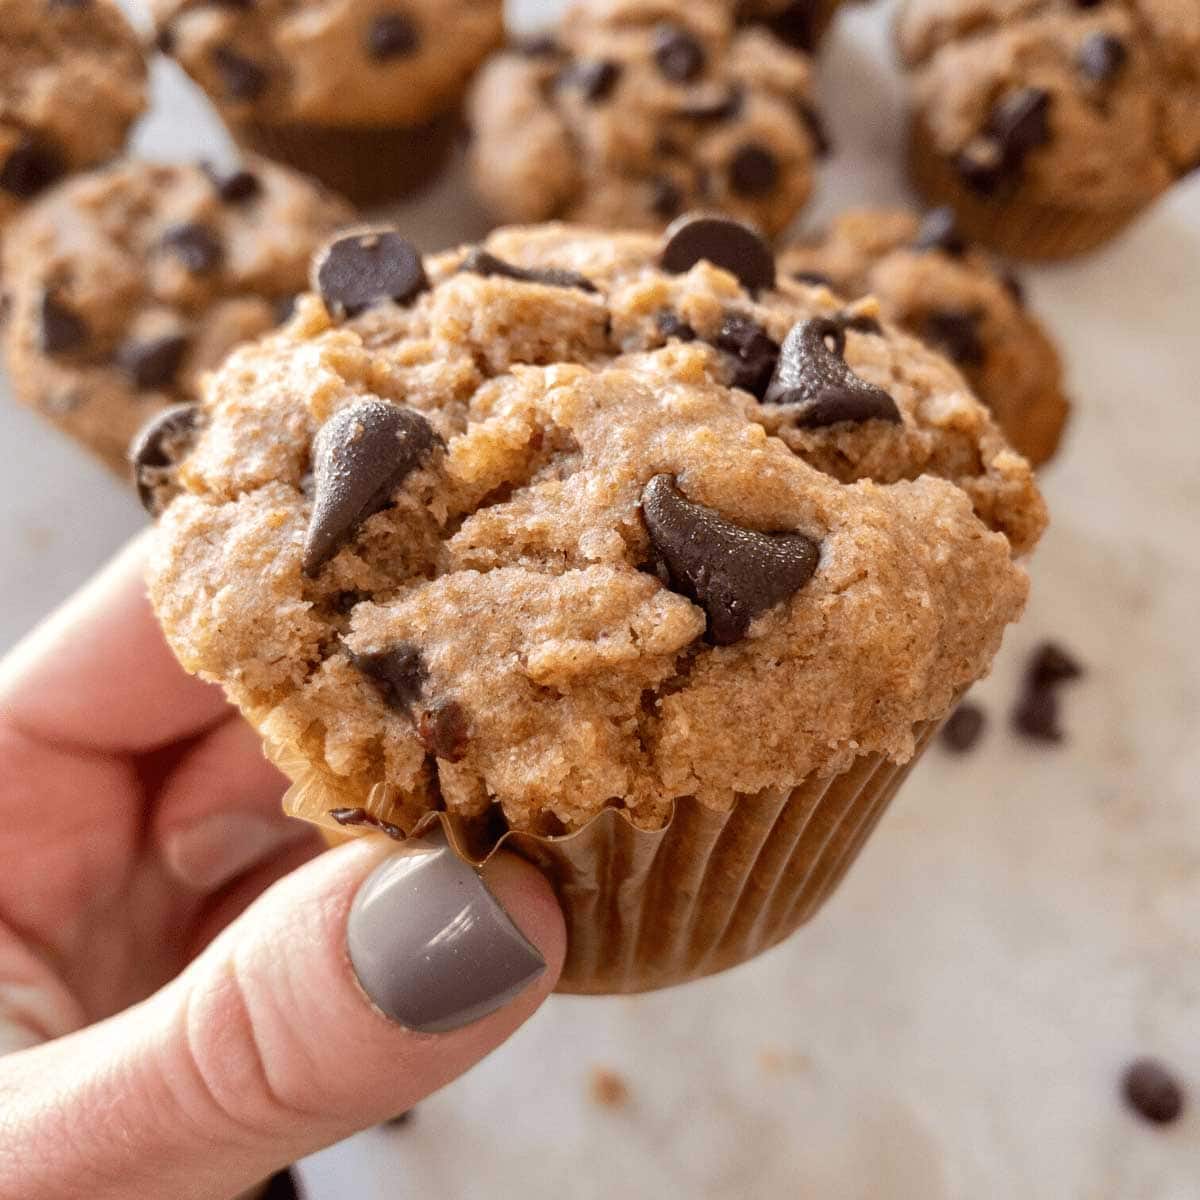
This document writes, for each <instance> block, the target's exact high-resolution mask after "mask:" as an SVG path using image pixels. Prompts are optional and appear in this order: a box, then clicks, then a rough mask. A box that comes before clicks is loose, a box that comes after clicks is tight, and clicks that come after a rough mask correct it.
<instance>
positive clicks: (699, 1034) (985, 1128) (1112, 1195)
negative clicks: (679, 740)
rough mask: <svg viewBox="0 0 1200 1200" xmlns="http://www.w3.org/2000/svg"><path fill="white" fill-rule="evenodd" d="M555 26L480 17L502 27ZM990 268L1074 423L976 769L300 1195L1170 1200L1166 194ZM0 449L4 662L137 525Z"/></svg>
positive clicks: (541, 12)
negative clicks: (1098, 242)
mask: <svg viewBox="0 0 1200 1200" xmlns="http://www.w3.org/2000/svg"><path fill="white" fill-rule="evenodd" d="M127 7H128V8H129V9H130V11H131V12H132V13H134V14H135V15H136V14H137V12H138V6H137V4H136V0H129V3H128V4H127ZM560 7H561V5H560V4H559V3H557V2H555V0H541V2H538V0H523V2H520V3H514V4H511V5H510V9H511V15H512V19H513V22H514V24H515V25H516V26H517V27H518V28H521V29H532V28H536V27H537V26H538V25H539V24H540V23H541V22H543V21H545V20H547V19H549V18H550V17H552V16H553V15H554V14H555V12H556V11H557V10H558V9H559V8H560ZM890 19H891V6H890V5H889V4H887V3H879V4H874V5H869V6H850V7H847V8H844V9H843V11H842V13H841V15H840V17H839V19H838V23H837V26H836V27H835V29H834V31H833V33H832V35H831V38H830V41H829V44H828V47H827V49H826V50H825V51H824V52H823V55H822V57H821V59H820V63H819V68H818V77H819V94H820V96H821V98H822V103H823V107H824V110H825V112H826V113H827V115H828V119H829V122H830V125H831V128H832V133H833V137H834V141H835V145H836V148H837V149H836V153H835V155H834V157H833V158H832V159H831V160H830V162H829V163H828V164H826V166H825V168H824V169H823V171H822V172H821V175H820V181H819V194H818V198H817V202H816V203H815V204H814V205H812V206H810V208H809V210H808V211H807V213H806V214H805V217H804V218H803V221H804V223H805V224H811V225H814V226H818V225H820V224H822V223H823V222H824V220H825V219H827V218H828V217H829V216H830V215H831V214H833V213H834V212H836V211H837V209H838V208H840V207H842V206H844V205H846V204H850V203H864V202H873V203H884V202H889V201H894V200H905V199H908V198H910V197H909V195H908V192H907V190H906V187H905V185H904V180H903V174H902V171H901V168H900V154H899V150H900V147H901V145H902V130H903V97H902V90H901V87H900V81H899V78H898V77H897V75H896V74H895V71H894V68H893V66H892V64H891V61H890V50H889V44H888V29H889V22H890ZM155 88H156V104H155V108H154V111H153V112H152V114H151V116H150V117H149V118H148V119H147V120H146V122H145V123H144V125H143V127H142V128H141V130H140V132H139V135H138V139H137V147H138V149H139V151H140V152H142V153H144V154H147V155H152V156H156V157H166V158H172V159H178V158H185V159H186V158H195V157H198V156H202V155H206V154H207V155H210V156H211V155H212V154H213V153H214V149H215V144H216V140H217V139H219V138H221V137H222V136H223V135H222V134H221V132H220V127H219V125H218V124H217V122H216V121H215V118H213V117H212V115H211V114H210V113H209V111H208V109H207V105H206V103H205V102H204V101H203V100H202V99H201V98H200V97H199V96H198V94H197V93H196V92H195V91H194V90H193V89H192V88H191V86H190V85H188V84H187V83H186V82H185V81H184V79H183V77H182V75H180V74H179V73H178V72H177V70H176V69H175V68H173V67H172V66H169V65H168V64H166V63H163V62H159V63H158V64H157V65H156V67H155ZM394 216H395V219H396V220H397V222H398V223H399V224H400V225H401V226H402V228H403V229H404V231H405V233H406V234H407V235H408V236H410V237H412V238H413V239H414V240H415V241H417V242H418V243H420V244H421V245H422V246H423V247H425V248H426V249H434V248H438V247H440V246H443V245H446V244H450V243H453V242H456V241H461V240H469V239H472V238H474V237H476V236H478V235H479V234H481V233H482V232H483V231H484V230H485V228H486V224H485V222H484V220H483V217H482V215H481V213H480V212H479V211H478V210H476V209H475V208H474V207H473V206H472V205H471V202H470V200H469V197H468V191H467V188H466V185H465V182H464V180H463V179H462V176H461V172H460V170H459V168H458V164H456V165H455V167H454V168H453V169H452V170H451V171H450V173H449V174H448V175H447V176H446V177H445V178H444V179H442V180H441V181H440V182H439V183H438V184H437V185H436V186H435V187H434V189H433V190H432V191H431V192H429V193H427V194H426V195H425V196H424V197H422V198H420V199H418V200H417V201H415V202H414V203H411V204H408V205H406V206H405V207H404V208H402V209H399V210H396V212H395V213H394ZM1022 278H1023V280H1024V281H1025V282H1026V283H1027V284H1028V286H1029V291H1030V294H1031V303H1032V306H1033V307H1034V309H1035V311H1036V312H1037V313H1038V314H1039V315H1040V316H1041V317H1042V319H1043V320H1044V321H1045V323H1046V324H1047V325H1048V327H1049V328H1050V330H1051V331H1052V333H1053V334H1054V335H1055V337H1056V338H1057V339H1058V341H1059V343H1060V346H1061V347H1062V350H1063V352H1064V356H1065V359H1066V362H1067V368H1068V374H1069V385H1070V390H1071V392H1072V394H1073V395H1074V397H1075V399H1076V402H1077V408H1076V414H1075V419H1074V422H1073V425H1072V427H1071V429H1070V431H1069V434H1068V442H1067V444H1066V446H1065V448H1064V449H1063V451H1062V452H1061V453H1060V456H1059V458H1058V459H1057V460H1055V462H1054V463H1053V464H1052V465H1051V466H1050V467H1049V468H1048V469H1047V471H1046V473H1045V476H1044V480H1043V483H1044V487H1045V490H1046V492H1047V496H1048V499H1049V502H1050V506H1051V511H1052V514H1053V518H1054V523H1053V527H1052V529H1051V531H1050V533H1049V535H1048V537H1047V538H1046V540H1045V541H1044V543H1043V545H1042V547H1041V549H1040V551H1039V553H1038V556H1037V559H1036V561H1035V563H1034V565H1033V576H1034V593H1033V602H1032V604H1031V607H1030V610H1029V614H1028V616H1027V617H1026V619H1025V621H1024V623H1023V624H1022V625H1021V626H1020V627H1019V628H1017V629H1016V630H1014V631H1012V632H1011V633H1010V634H1009V638H1008V641H1007V643H1006V646H1005V650H1004V653H1003V655H1002V657H1001V659H1000V661H999V663H998V665H997V669H996V672H995V674H994V677H993V678H992V679H990V680H988V681H987V682H986V683H985V684H984V685H982V686H981V687H979V688H978V689H977V691H976V695H975V698H976V699H977V700H978V702H979V703H980V704H981V705H982V707H983V708H984V709H985V710H986V713H987V716H988V725H987V730H986V734H985V736H984V738H983V740H982V742H981V743H980V745H979V746H978V747H977V748H976V749H975V750H973V751H972V752H971V753H970V754H968V755H965V756H961V757H956V756H952V755H949V754H948V753H946V752H945V751H944V750H941V749H939V750H935V751H934V752H932V753H931V754H930V755H928V756H927V757H926V759H925V761H924V762H923V763H922V765H921V766H920V768H919V769H918V771H917V772H916V774H915V775H914V777H913V779H912V781H911V783H910V784H909V785H908V787H907V789H906V790H905V791H904V793H903V794H902V795H901V797H900V798H899V800H898V801H897V802H896V804H895V806H894V807H893V809H892V810H891V812H890V813H889V814H888V815H887V817H886V818H885V819H884V821H883V823H882V825H881V827H880V830H879V832H878V833H877V834H876V836H875V838H874V839H873V840H872V842H871V843H870V845H869V846H868V848H867V850H866V851H865V853H864V854H863V856H862V858H861V859H860V861H859V863H858V864H857V865H856V866H855V868H854V870H853V871H852V873H851V875H850V878H849V880H848V882H847V883H846V885H845V886H844V887H843V889H842V890H841V891H840V893H839V894H838V895H837V897H836V898H835V900H834V901H833V902H832V903H831V905H830V906H829V908H828V909H827V910H826V911H825V912H824V913H823V914H822V916H821V917H820V918H819V920H818V921H817V922H816V923H815V924H813V925H812V926H811V927H809V928H808V929H805V930H803V931H801V933H800V934H799V935H797V936H796V937H795V938H793V939H792V940H791V941H790V942H788V943H786V944H785V945H784V946H782V947H780V948H779V949H777V950H775V951H773V952H772V953H770V954H768V955H766V956H765V957H764V958H762V959H760V960H759V961H757V962H755V963H752V964H750V965H748V966H746V967H742V968H740V969H738V970H735V971H733V972H730V973H729V974H727V975H725V976H722V977H720V978H717V979H714V980H711V981H708V982H703V983H699V984H694V985H691V986H688V987H685V988H680V989H676V990H673V991H669V992H665V993H661V994H657V995H651V996H644V997H632V998H618V999H582V998H562V997H556V998H555V999H554V1000H552V1001H551V1003H550V1004H549V1005H548V1006H547V1008H546V1010H545V1011H544V1012H543V1013H542V1014H541V1015H540V1016H539V1017H538V1019H537V1020H535V1021H534V1022H533V1023H532V1024H531V1025H530V1026H529V1027H527V1028H526V1029H524V1030H523V1031H522V1032H521V1033H520V1034H518V1036H517V1037H516V1038H515V1039H514V1040H513V1041H512V1042H511V1043H510V1044H509V1045H508V1046H507V1047H506V1048H505V1049H504V1050H503V1051H502V1052H501V1053H499V1054H498V1055H496V1056H495V1057H494V1058H492V1059H491V1060H489V1061H488V1062H487V1063H485V1064H484V1065H483V1066H482V1067H480V1068H479V1069H477V1070H476V1071H475V1072H474V1073H473V1074H472V1075H471V1076H469V1077H468V1078H467V1079H465V1080H463V1081H461V1082H460V1083H458V1084H457V1085H455V1086H453V1087H451V1088H449V1089H447V1090H446V1091H445V1092H443V1093H442V1094H440V1095H439V1096H437V1097H435V1098H434V1099H433V1100H431V1101H429V1102H428V1103H426V1104H424V1105H422V1106H421V1108H420V1110H419V1111H418V1112H417V1113H416V1114H415V1115H414V1117H413V1119H412V1120H411V1121H409V1122H407V1123H405V1124H403V1125H400V1126H395V1127H390V1128H384V1129H378V1130H373V1131H371V1132H369V1133H366V1134H363V1135H362V1136H361V1137H359V1138H357V1139H355V1140H354V1141H352V1142H350V1143H347V1144H346V1145H344V1146H340V1147H337V1148H335V1149H333V1150H331V1151H328V1152H326V1153H325V1154H323V1155H321V1156H319V1157H318V1158H316V1159H314V1160H312V1161H311V1162H308V1163H306V1164H305V1165H304V1176H305V1179H306V1182H307V1184H308V1185H309V1188H310V1192H311V1195H312V1197H314V1200H346V1198H351V1197H352V1198H353V1200H383V1198H384V1197H389V1198H390V1197H397V1196H409V1197H438V1198H439V1200H457V1198H459V1197H476V1196H480V1195H488V1196H515V1195H520V1196H522V1197H525V1198H527V1200H541V1198H542V1197H547V1198H549V1197H559V1196H564V1195H565V1196H569V1197H571V1198H572V1200H590V1198H591V1197H601V1196H604V1197H611V1196H620V1197H622V1198H630V1200H637V1198H640V1197H655V1198H661V1197H664V1196H667V1197H673V1196H688V1197H698V1198H706V1200H707V1198H711V1200H725V1198H730V1200H732V1198H739V1200H740V1198H743V1197H770V1198H774V1197H784V1196H787V1197H803V1198H807V1197H814V1198H826V1197H836V1198H837V1200H856V1198H859V1197H862V1198H864V1200H865V1198H867V1197H870V1198H872V1200H940V1198H943V1197H946V1198H949V1197H956V1198H957V1197H970V1198H972V1200H987V1198H991V1197H997V1198H999V1197H1005V1198H1007V1197H1013V1196H1020V1197H1022V1198H1024V1200H1075V1198H1079V1200H1176V1198H1178V1200H1183V1198H1185V1197H1186V1198H1194V1197H1196V1196H1198V1195H1200V1038H1198V1037H1197V1028H1198V1026H1200V639H1198V636H1197V627H1198V625H1200V468H1198V467H1197V441H1198V440H1200V334H1198V332H1197V320H1196V318H1197V313H1200V174H1193V176H1192V177H1191V179H1190V180H1188V181H1185V182H1184V183H1182V184H1180V185H1179V186H1177V187H1176V188H1175V189H1174V190H1172V191H1171V192H1170V193H1169V194H1168V196H1167V197H1166V198H1165V199H1164V200H1163V201H1161V202H1160V203H1159V204H1158V205H1157V206H1156V207H1155V208H1154V209H1153V210H1152V211H1151V212H1150V213H1148V214H1147V215H1146V216H1144V217H1143V218H1142V219H1140V220H1139V221H1138V222H1137V223H1136V224H1135V225H1134V226H1133V228H1132V229H1131V230H1130V232H1129V233H1127V234H1126V235H1124V236H1123V237H1121V238H1120V239H1119V240H1118V241H1117V242H1115V243H1114V244H1112V245H1110V246H1108V247H1106V248H1105V249H1103V250H1101V251H1100V252H1099V253H1096V254H1093V255H1090V256H1088V257H1086V258H1084V259H1083V260H1081V261H1079V262H1076V263H1072V264H1070V265H1067V266H1058V267H1043V268H1037V269H1034V268H1028V269H1025V270H1024V271H1022ZM4 390H5V389H4V385H3V383H2V382H0V393H4ZM0 447H2V448H3V454H2V467H3V469H2V470H0V504H2V509H3V512H4V514H5V518H6V519H5V520H4V521H3V522H0V572H2V578H3V580H4V588H3V602H2V603H0V648H7V647H8V646H10V645H11V644H12V643H13V642H15V641H16V640H17V639H18V638H19V637H20V636H21V635H22V634H23V633H24V632H25V631H26V630H28V629H29V628H30V627H31V626H33V625H34V624H35V623H36V621H37V620H38V619H39V618H40V617H41V616H42V615H43V614H44V613H45V612H46V611H47V610H49V609H50V608H51V607H52V606H53V605H55V604H56V603H57V602H58V601H59V600H60V599H62V598H63V597H64V596H66V595H67V594H68V593H69V592H70V591H71V589H73V588H74V587H75V586H76V585H77V584H78V583H79V582H81V581H82V580H83V579H84V578H85V577H86V576H87V575H88V574H90V572H91V571H92V570H93V569H94V568H95V567H96V566H97V565H98V564H99V563H101V562H102V561H103V560H104V559H105V558H106V557H107V556H108V555H109V554H110V553H111V552H112V551H113V549H115V548H116V547H117V546H118V545H120V544H121V543H122V541H123V540H124V539H125V538H127V537H128V536H129V535H130V534H132V533H133V532H134V531H135V530H137V529H139V528H140V527H141V526H142V524H143V520H144V517H143V515H142V512H141V509H140V508H139V506H138V505H137V503H136V500H135V499H134V498H133V496H132V495H131V494H129V493H128V492H127V491H125V490H124V489H122V487H121V486H120V485H119V484H118V483H117V482H116V481H114V480H113V479H112V478H110V477H109V476H108V474H107V473H106V472H105V471H104V469H103V468H101V467H99V466H97V465H95V464H93V463H92V462H91V461H90V460H89V459H87V458H85V456H84V455H83V453H82V452H81V451H78V450H76V449H75V448H74V447H73V446H72V445H71V444H70V443H68V442H67V441H66V440H64V439H62V438H60V437H59V436H57V435H56V434H54V433H53V432H52V431H51V430H49V429H48V428H47V427H45V426H43V425H42V424H40V423H39V422H38V421H37V419H36V418H35V417H34V416H33V415H32V414H30V413H28V412H26V411H24V410H20V409H18V408H17V407H16V406H15V405H13V404H12V403H10V402H9V400H8V397H7V395H6V394H0ZM1047 639H1050V640H1053V641H1056V642H1059V643H1061V644H1062V645H1063V646H1064V647H1065V648H1067V649H1068V650H1069V651H1070V652H1071V653H1072V654H1073V655H1074V656H1075V657H1077V658H1078V659H1079V660H1080V661H1081V662H1082V663H1083V664H1084V666H1085V667H1086V676H1085V678H1084V679H1083V680H1082V681H1081V682H1080V683H1079V684H1077V685H1075V686H1074V687H1073V688H1072V689H1071V690H1070V692H1069V693H1068V694H1067V695H1066V696H1065V698H1064V704H1065V707H1064V712H1063V724H1064V727H1065V730H1066V740H1065V742H1064V743H1062V744H1061V745H1058V746H1046V745H1041V744H1035V743H1031V742H1028V741H1025V740H1022V739H1021V738H1020V737H1018V736H1017V735H1016V734H1014V733H1013V732H1011V729H1010V724H1009V716H1010V712H1011V709H1012V707H1013V705H1014V703H1015V702H1016V698H1017V694H1018V690H1019V680H1020V677H1021V675H1022V672H1023V671H1024V668H1025V664H1026V661H1027V658H1028V655H1029V653H1030V652H1031V650H1032V648H1033V647H1034V646H1035V645H1037V644H1039V643H1041V642H1042V641H1044V640H1047ZM1143 1055H1152V1056H1154V1057H1157V1058H1159V1059H1161V1060H1162V1061H1163V1062H1164V1063H1165V1064H1167V1065H1168V1066H1169V1067H1170V1068H1171V1070H1172V1071H1173V1072H1174V1073H1175V1074H1176V1076H1177V1077H1178V1078H1179V1080H1180V1081H1181V1082H1182V1083H1183V1085H1184V1087H1185V1088H1187V1089H1189V1090H1190V1093H1191V1096H1192V1098H1193V1101H1195V1102H1194V1103H1193V1104H1192V1105H1191V1106H1190V1107H1189V1108H1188V1109H1187V1110H1186V1111H1185V1113H1184V1116H1183V1118H1182V1119H1181V1120H1180V1121H1178V1122H1176V1123H1175V1124H1173V1125H1171V1126H1169V1127H1165V1128H1159V1127H1155V1126H1153V1125H1150V1124H1147V1123H1146V1122H1144V1121H1142V1120H1140V1119H1139V1118H1138V1117H1137V1116H1136V1115H1135V1114H1134V1113H1132V1112H1131V1111H1130V1110H1129V1109H1128V1108H1127V1107H1126V1106H1125V1105H1124V1104H1123V1102H1122V1098H1121V1093H1120V1078H1121V1074H1122V1072H1123V1070H1124V1069H1125V1067H1126V1065H1127V1064H1128V1063H1129V1062H1130V1061H1131V1060H1133V1059H1135V1058H1137V1057H1140V1056H1143Z"/></svg>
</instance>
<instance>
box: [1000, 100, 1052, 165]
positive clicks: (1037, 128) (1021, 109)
mask: <svg viewBox="0 0 1200 1200" xmlns="http://www.w3.org/2000/svg"><path fill="white" fill-rule="evenodd" d="M987 132H988V133H989V134H991V135H992V137H994V138H995V139H996V141H998V142H999V143H1000V145H1001V146H1002V147H1003V149H1004V153H1005V155H1006V157H1009V158H1016V159H1023V158H1024V157H1025V155H1027V154H1028V153H1029V152H1030V151H1031V150H1036V149H1037V148H1038V147H1039V146H1044V145H1045V144H1046V142H1048V141H1049V140H1050V93H1049V92H1047V91H1044V90H1043V89H1042V88H1035V87H1026V88H1021V89H1020V90H1019V91H1015V92H1010V93H1009V94H1008V95H1007V96H1005V97H1004V98H1003V99H1002V100H1001V101H1000V102H999V103H998V104H997V105H996V106H995V107H994V108H993V109H992V111H991V115H990V116H989V117H988V128H987Z"/></svg>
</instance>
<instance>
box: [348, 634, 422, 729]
mask: <svg viewBox="0 0 1200 1200" xmlns="http://www.w3.org/2000/svg"><path fill="white" fill-rule="evenodd" d="M350 661H351V662H352V663H353V664H354V666H355V667H356V668H357V669H358V670H360V671H361V672H362V673H363V674H364V675H365V676H366V677H367V678H368V679H369V680H370V681H371V682H372V683H373V684H374V685H375V687H376V689H377V690H378V692H379V694H380V695H381V696H382V697H383V699H384V701H385V702H386V703H387V706H388V707H389V708H391V709H394V710H395V711H396V712H401V713H411V711H412V706H413V705H414V704H416V702H417V701H418V700H420V698H421V693H422V692H423V691H424V689H425V682H426V680H427V679H428V678H429V674H428V672H427V671H426V670H425V664H424V662H422V660H421V652H420V651H419V650H418V649H417V648H416V646H414V645H413V644H412V643H411V642H398V643H397V644H396V645H395V646H391V647H389V648H388V649H387V650H378V651H374V652H370V653H366V654H356V653H354V652H353V651H351V652H350Z"/></svg>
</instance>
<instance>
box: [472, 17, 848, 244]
mask: <svg viewBox="0 0 1200 1200" xmlns="http://www.w3.org/2000/svg"><path fill="white" fill-rule="evenodd" d="M469 116H470V120H471V124H472V128H473V130H474V140H473V143H472V153H471V163H472V168H473V174H474V178H475V182H476V186H477V188H478V191H479V193H480V195H481V196H482V197H483V198H484V200H485V201H486V202H487V204H488V206H489V207H490V208H491V209H492V210H493V211H494V212H495V213H496V214H497V215H498V216H500V217H501V218H503V219H505V220H518V221H538V220H543V219H545V218H549V217H565V218H568V219H570V220H573V221H579V222H582V223H586V224H590V225H598V226H605V227H622V226H627V227H637V228H647V229H654V228H662V226H663V225H665V224H666V223H667V222H668V221H670V220H671V219H672V218H674V217H676V216H678V215H679V213H680V212H681V211H683V210H684V209H687V208H692V207H703V208H709V209H716V210H721V211H725V212H729V213H732V214H733V215H735V216H737V217H740V218H741V219H743V220H747V221H751V222H753V223H755V224H756V225H757V226H758V227H759V228H761V229H762V230H763V231H765V232H767V233H775V232H778V231H779V230H780V229H782V228H783V227H784V226H785V225H787V223H788V222H789V221H790V220H791V219H792V217H793V216H795V214H796V212H797V211H798V210H799V209H800V208H801V206H802V205H803V204H804V203H805V201H806V200H807V199H808V196H809V193H810V192H811V191H812V186H813V173H814V167H815V162H816V160H817V159H818V158H819V157H820V155H821V154H822V153H823V152H824V151H825V149H826V148H827V147H826V142H825V135H824V132H823V127H822V125H821V122H820V118H819V117H818V115H817V112H816V109H815V108H814V107H813V102H812V88H811V82H810V77H809V66H808V60H807V58H806V57H805V56H804V55H803V54H801V53H799V52H797V51H795V50H791V49H789V48H788V47H786V46H785V45H783V43H781V42H779V41H777V40H776V39H775V38H774V37H772V36H771V35H770V34H769V33H767V32H766V31H765V30H762V29H759V28H751V29H746V30H743V31H740V32H738V31H735V29H734V25H733V20H732V13H731V6H730V5H729V4H728V3H714V2H713V0H687V2H685V0H587V2H585V3H580V4H576V5H575V6H573V7H572V8H571V9H570V10H569V11H568V13H567V15H566V16H565V17H564V18H563V21H562V23H561V25H560V26H559V28H558V30H557V32H556V33H555V34H554V35H553V37H541V38H537V39H534V40H533V41H531V42H526V43H522V44H518V45H517V46H515V47H514V48H512V49H510V50H508V51H506V52H505V53H503V54H500V55H498V56H497V57H495V58H494V59H492V60H491V62H489V64H488V65H487V67H486V68H485V69H484V71H483V72H482V73H481V75H480V78H479V79H478V81H477V83H476V85H475V88H474V91H473V93H472V96H471V101H470V105H469Z"/></svg>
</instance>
